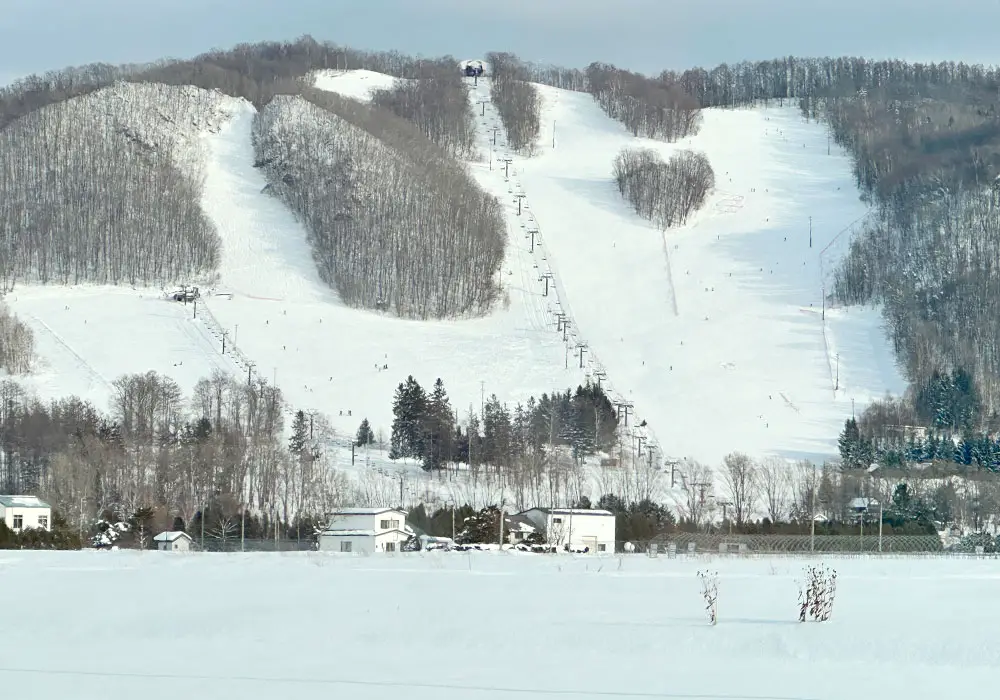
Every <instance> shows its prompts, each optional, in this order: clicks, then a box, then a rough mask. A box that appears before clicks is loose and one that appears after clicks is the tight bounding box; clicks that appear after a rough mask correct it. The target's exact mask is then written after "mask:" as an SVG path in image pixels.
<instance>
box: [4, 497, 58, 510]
mask: <svg viewBox="0 0 1000 700" xmlns="http://www.w3.org/2000/svg"><path fill="white" fill-rule="evenodd" d="M0 506H3V507H4V508H49V507H50V506H49V504H48V503H46V502H45V501H43V500H42V499H40V498H39V497H38V496H0Z"/></svg>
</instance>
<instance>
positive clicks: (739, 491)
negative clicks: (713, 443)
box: [722, 452, 758, 527]
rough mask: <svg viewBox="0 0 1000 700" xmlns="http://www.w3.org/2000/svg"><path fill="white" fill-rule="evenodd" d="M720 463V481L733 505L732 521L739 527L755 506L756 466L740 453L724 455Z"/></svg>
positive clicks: (756, 491)
mask: <svg viewBox="0 0 1000 700" xmlns="http://www.w3.org/2000/svg"><path fill="white" fill-rule="evenodd" d="M722 462H723V469H722V480H723V482H724V483H725V485H726V491H727V495H728V496H729V499H730V500H731V501H732V504H733V519H734V521H735V523H736V525H737V527H740V526H742V525H743V524H744V523H746V522H747V521H748V520H749V519H750V517H751V516H752V515H753V511H754V508H755V507H756V504H757V493H758V484H757V465H756V464H754V461H753V460H752V459H750V457H748V456H747V455H745V454H742V453H740V452H732V453H730V454H728V455H726V456H725V458H724V459H723V460H722Z"/></svg>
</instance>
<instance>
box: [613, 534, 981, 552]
mask: <svg viewBox="0 0 1000 700" xmlns="http://www.w3.org/2000/svg"><path fill="white" fill-rule="evenodd" d="M629 545H631V547H630V546H629ZM654 545H655V553H656V554H662V555H666V556H671V555H676V554H735V555H752V554H810V553H812V552H820V553H843V554H875V555H878V554H951V553H961V554H976V553H977V552H976V550H975V549H974V548H968V549H969V551H967V552H966V551H965V549H955V548H946V547H945V545H944V543H943V542H942V540H941V538H940V537H938V536H937V535H887V536H884V537H879V536H878V534H877V533H876V534H873V535H816V536H811V535H723V534H703V533H688V532H678V533H671V534H668V535H661V536H659V537H656V538H654V539H653V540H650V541H648V542H632V543H620V544H619V547H618V551H621V552H628V551H629V550H630V549H632V550H634V551H635V552H641V553H654V552H652V550H653V547H654ZM979 553H988V552H979Z"/></svg>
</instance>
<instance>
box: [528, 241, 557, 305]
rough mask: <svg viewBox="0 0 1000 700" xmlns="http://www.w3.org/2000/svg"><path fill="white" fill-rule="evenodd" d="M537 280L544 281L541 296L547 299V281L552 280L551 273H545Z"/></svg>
mask: <svg viewBox="0 0 1000 700" xmlns="http://www.w3.org/2000/svg"><path fill="white" fill-rule="evenodd" d="M531 242H532V243H534V242H535V241H534V236H532V241H531ZM538 279H539V280H545V293H544V294H542V296H545V297H547V296H548V295H549V280H550V279H552V273H551V272H546V273H545V274H544V275H542V276H541V277H539V278H538Z"/></svg>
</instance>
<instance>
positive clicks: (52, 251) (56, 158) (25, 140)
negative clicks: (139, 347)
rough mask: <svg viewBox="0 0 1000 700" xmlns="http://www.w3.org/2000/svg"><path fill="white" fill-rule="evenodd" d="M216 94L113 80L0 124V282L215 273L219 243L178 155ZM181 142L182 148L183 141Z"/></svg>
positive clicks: (215, 104) (209, 123)
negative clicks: (92, 92)
mask: <svg viewBox="0 0 1000 700" xmlns="http://www.w3.org/2000/svg"><path fill="white" fill-rule="evenodd" d="M219 106H220V99H219V96H218V95H215V94H212V93H209V92H206V91H204V90H198V89H196V88H190V87H183V88H174V87H166V86H162V85H127V84H121V85H118V86H115V87H113V88H108V89H106V90H104V91H102V92H100V93H98V94H95V95H91V96H90V97H87V98H84V99H78V100H72V101H70V102H65V103H62V104H59V105H52V106H50V107H46V108H44V109H41V110H38V111H35V112H32V113H31V114H28V115H27V116H25V117H23V118H21V119H19V120H17V121H15V122H13V123H11V124H9V125H8V126H7V127H6V128H4V129H3V130H2V131H0V190H2V191H3V193H4V196H3V198H2V199H0V278H2V283H3V289H5V290H10V289H13V287H14V285H15V283H16V282H17V281H37V282H42V283H48V282H58V283H61V284H78V283H81V282H98V283H113V284H154V283H166V282H170V281H177V280H184V279H190V278H192V277H197V276H200V275H205V274H208V273H210V272H212V271H214V270H215V268H216V266H217V264H218V259H219V245H220V244H219V238H218V236H217V234H216V233H215V228H214V226H213V225H212V223H211V222H210V221H209V220H208V219H207V217H206V216H205V214H204V213H203V212H202V210H201V206H200V190H199V184H198V181H197V180H196V179H195V177H194V174H193V173H192V172H186V168H185V166H186V165H187V161H186V159H184V158H181V157H180V155H179V154H180V153H181V152H182V150H183V149H182V144H183V142H184V139H185V138H190V139H193V138H195V137H196V132H197V131H198V130H199V129H211V128H213V127H214V125H217V123H218V122H219V121H221V119H222V118H221V116H220V115H219ZM184 145H186V144H184Z"/></svg>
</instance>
